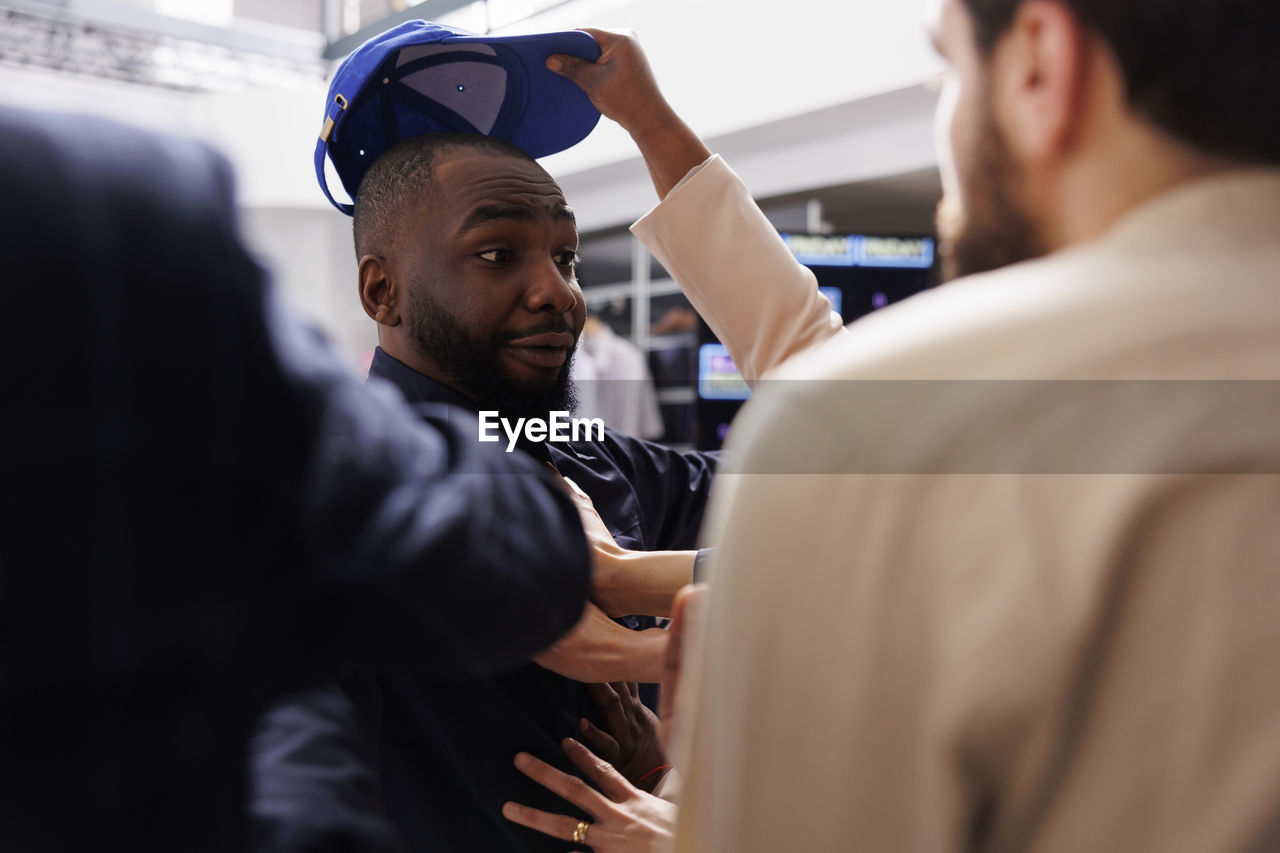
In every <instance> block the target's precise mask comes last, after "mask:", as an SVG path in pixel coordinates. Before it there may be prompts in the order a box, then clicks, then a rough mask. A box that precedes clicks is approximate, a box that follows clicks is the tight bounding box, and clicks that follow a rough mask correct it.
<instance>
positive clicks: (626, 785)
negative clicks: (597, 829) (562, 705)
mask: <svg viewBox="0 0 1280 853" xmlns="http://www.w3.org/2000/svg"><path fill="white" fill-rule="evenodd" d="M560 746H561V747H562V748H563V749H564V752H565V755H567V756H569V760H570V761H572V762H573V763H574V764H575V765H577V767H578V769H579V770H581V771H582V772H583V773H585V774H587V778H588V779H590V780H591V781H592V782H595V783H596V784H597V785H599V786H600V790H601V791H604V794H605V796H606V797H608V798H609V799H610V800H613V801H614V802H615V803H620V802H622V801H623V800H625V799H626V798H627V797H629V796H631V795H632V794H634V793H635V790H636V789H635V787H634V786H632V784H631V783H630V782H628V781H627V780H626V779H625V778H624V777H623V775H622V774H621V773H619V772H618V769H617V768H616V767H614V766H613V765H612V764H610V763H609V762H607V761H605V760H604V759H602V758H600V757H599V756H598V755H596V754H594V753H593V752H592V751H591V750H589V749H587V748H586V747H585V746H583V745H582V744H580V743H578V742H577V741H576V740H574V739H573V738H569V737H567V738H565V739H564V740H563V741H561V742H560ZM570 778H572V777H570ZM584 787H585V786H584ZM587 790H590V789H589V788H588V789H587ZM592 793H593V794H594V793H595V792H594V791H592ZM566 799H568V798H567V797H566ZM584 808H585V807H584ZM597 808H599V807H598V806H597ZM586 811H587V812H589V813H590V814H592V815H593V816H594V815H597V814H599V812H594V811H591V809H586Z"/></svg>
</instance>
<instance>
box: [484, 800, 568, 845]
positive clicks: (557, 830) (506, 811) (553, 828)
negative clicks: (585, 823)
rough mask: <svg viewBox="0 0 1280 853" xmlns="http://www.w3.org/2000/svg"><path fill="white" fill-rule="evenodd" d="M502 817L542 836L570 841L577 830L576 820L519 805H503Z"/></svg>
mask: <svg viewBox="0 0 1280 853" xmlns="http://www.w3.org/2000/svg"><path fill="white" fill-rule="evenodd" d="M502 816H503V817H505V818H506V819H507V820H509V821H511V822H512V823H518V824H520V825H521V826H527V827H529V828H530V829H533V830H537V831H538V832H541V833H542V834H543V835H550V836H551V837H552V838H559V839H561V840H562V841H572V840H573V832H574V830H576V829H577V828H578V819H577V818H576V817H570V816H569V815H563V814H550V813H548V812H544V811H541V810H539V809H533V808H529V807H528V806H522V805H520V804H519V803H510V802H508V803H503V804H502Z"/></svg>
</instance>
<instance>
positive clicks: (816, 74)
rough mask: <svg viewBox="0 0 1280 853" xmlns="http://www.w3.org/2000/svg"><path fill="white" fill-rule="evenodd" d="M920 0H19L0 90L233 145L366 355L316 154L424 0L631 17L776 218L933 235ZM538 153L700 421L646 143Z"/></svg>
mask: <svg viewBox="0 0 1280 853" xmlns="http://www.w3.org/2000/svg"><path fill="white" fill-rule="evenodd" d="M925 2H926V0H896V1H895V2H893V3H884V2H879V0H839V2H837V0H789V2H787V3H785V4H777V3H760V2H736V1H735V0H561V2H554V0H477V1H476V2H467V0H424V2H418V3H414V2H413V0H10V2H4V3H0V103H4V104H7V105H20V106H28V107H34V108H39V109H58V110H64V109H65V110H80V111H86V112H92V113H98V114H103V115H108V116H111V117H114V118H116V119H119V120H123V121H127V122H132V123H135V124H140V125H143V126H148V127H152V128H156V129H160V130H165V131H168V132H174V133H180V134H184V135H188V136H195V137H199V138H202V139H205V140H207V141H208V142H209V143H211V144H212V145H214V146H216V147H218V148H219V149H221V150H222V151H223V152H224V153H225V154H226V155H227V156H228V157H229V158H230V160H231V162H232V164H233V165H234V167H235V170H236V173H237V180H238V190H239V194H238V198H239V204H240V207H241V214H242V215H241V222H242V226H243V231H244V236H245V239H246V241H247V242H248V243H249V245H250V246H252V247H253V248H254V249H255V250H256V251H257V252H258V253H259V254H260V255H261V256H262V258H263V259H264V261H265V263H266V264H267V265H268V266H269V267H270V268H271V269H272V271H273V273H274V275H275V279H276V281H277V282H278V284H279V286H280V287H281V288H282V290H283V292H284V293H285V296H286V299H287V300H288V301H289V303H290V304H291V305H292V306H293V307H294V308H295V309H296V310H297V311H299V312H300V313H302V314H304V315H305V316H307V317H309V318H311V319H312V320H313V321H315V322H316V323H317V324H318V325H320V326H321V327H322V328H323V329H325V330H326V331H327V332H328V333H329V335H330V336H331V337H332V338H333V340H334V341H335V343H336V344H337V345H338V346H339V347H340V348H341V349H342V351H343V352H344V353H345V354H346V356H347V357H348V358H349V359H350V361H351V363H352V365H353V366H355V367H357V368H358V367H359V365H360V363H361V361H362V359H363V358H364V357H365V356H366V355H367V353H368V352H369V351H370V350H371V349H372V347H373V345H374V343H375V342H376V336H375V331H374V327H373V324H372V322H371V321H369V320H368V319H367V318H366V317H365V316H364V314H363V312H362V311H361V310H360V308H359V306H358V304H357V302H356V297H355V260H354V257H353V254H352V248H351V233H350V220H349V219H348V218H347V217H345V216H343V215H341V214H339V213H337V212H336V211H334V210H333V209H332V208H331V207H329V205H328V203H327V202H326V201H325V199H324V197H323V196H322V195H321V193H320V192H319V190H318V188H317V186H316V183H315V176H314V172H313V167H312V159H311V156H312V150H313V148H314V142H315V137H316V133H317V131H318V129H319V126H320V123H321V116H322V112H323V105H324V101H325V95H326V90H327V84H328V78H329V76H330V75H331V73H332V71H333V69H334V67H335V66H336V64H337V62H338V61H340V60H341V58H342V57H343V56H344V55H345V54H346V53H347V52H348V51H349V50H351V49H353V48H354V47H355V46H356V45H358V44H359V43H360V42H361V41H363V40H364V39H365V38H367V37H369V36H371V35H373V34H374V33H376V32H378V31H380V30H381V29H385V28H386V27H389V26H391V25H393V24H395V23H398V22H399V21H401V20H405V19H407V18H410V17H415V18H416V17H422V18H428V19H432V20H439V21H443V22H446V23H451V24H454V25H457V26H462V27H466V28H468V29H473V30H477V31H481V32H483V31H492V32H498V33H517V32H535V31H542V30H556V29H570V28H573V27H577V26H599V27H613V28H619V27H621V28H631V29H634V30H635V31H636V32H637V33H638V34H639V36H640V39H641V42H642V44H643V45H644V48H645V50H646V52H647V53H648V55H649V57H650V60H651V63H652V65H653V67H654V71H655V73H656V75H657V77H658V80H659V82H660V84H661V85H662V88H663V90H664V92H665V93H666V95H667V97H668V99H669V100H670V101H671V102H672V104H673V105H674V106H675V108H676V110H677V111H678V112H679V113H680V114H681V115H682V116H684V118H685V119H686V120H687V121H688V122H689V124H690V125H691V126H692V127H693V128H694V129H695V130H696V131H697V132H698V133H699V134H701V135H702V136H703V137H704V138H706V139H707V141H708V143H709V144H710V146H711V148H712V150H713V151H716V152H718V153H720V154H722V155H723V156H724V157H725V158H726V159H727V160H728V161H729V163H730V164H731V165H732V166H733V167H734V169H735V170H736V171H737V172H738V173H739V174H740V175H741V176H742V177H743V179H744V180H745V181H746V183H747V185H748V186H749V187H750V188H751V190H752V193H753V194H754V195H755V197H756V198H757V200H758V201H759V202H760V203H761V206H762V207H763V208H764V210H765V212H766V214H768V215H769V217H770V219H771V221H773V223H774V225H775V226H776V227H778V228H779V229H780V230H782V231H787V232H809V233H817V232H821V233H834V234H862V233H865V234H895V235H918V236H929V235H931V233H932V227H933V223H932V217H933V211H934V207H935V205H936V202H937V199H938V196H939V193H940V188H939V181H938V175H937V168H936V159H935V155H934V151H933V146H932V139H933V131H932V113H933V106H934V102H935V99H936V91H935V86H934V85H933V81H934V80H935V79H936V77H937V75H938V73H939V72H940V70H941V65H940V63H939V61H938V59H937V58H936V57H935V55H934V54H933V51H932V50H931V48H930V47H929V44H928V41H927V38H926V36H925V33H924V28H923V24H922V21H923V17H924V11H925V10H924V6H925ZM542 162H543V165H544V166H545V167H546V168H547V170H548V171H549V172H550V173H551V174H552V175H553V176H555V177H556V179H557V180H558V181H559V182H560V184H561V186H562V187H563V188H564V191H565V193H566V196H567V197H568V199H569V201H570V204H572V205H573V207H574V209H575V211H576V212H577V217H578V223H579V228H580V231H581V234H582V255H583V259H584V260H583V266H582V269H581V274H580V277H581V280H582V282H583V286H584V290H585V292H586V294H587V299H588V306H589V308H590V309H591V310H592V311H593V312H595V313H598V314H600V315H601V317H602V318H603V319H604V320H605V321H606V323H608V324H609V325H610V326H611V327H612V328H614V329H615V330H617V331H618V332H620V333H621V334H622V335H624V336H625V337H627V338H628V339H630V340H632V341H633V342H634V343H635V344H636V345H638V346H639V347H641V349H642V350H643V351H645V352H646V353H648V354H649V356H650V363H651V365H652V366H653V368H654V372H655V376H656V378H657V381H658V386H659V387H658V397H659V401H660V403H661V404H662V412H663V416H664V421H665V423H666V436H665V437H666V439H667V440H668V441H670V442H672V443H674V444H678V445H685V444H690V443H692V442H693V441H694V433H695V431H696V425H695V423H694V421H695V420H696V409H697V406H696V399H697V394H696V389H695V383H694V376H693V375H692V373H690V372H689V371H690V370H691V369H692V367H691V365H692V364H694V363H696V347H697V345H698V336H699V334H698V331H697V330H696V329H688V328H682V324H681V323H680V322H679V321H680V319H681V317H682V312H681V309H683V308H685V307H687V303H686V302H684V300H683V297H681V296H680V295H679V293H678V290H677V288H676V287H675V285H674V284H673V283H672V282H670V281H669V280H668V279H667V276H666V273H665V272H664V271H663V270H662V269H661V268H660V267H659V266H658V265H657V264H656V262H653V261H652V259H651V258H649V257H648V255H647V253H645V252H644V250H643V249H642V248H641V247H639V245H638V244H637V243H636V242H635V241H634V239H633V238H631V236H630V234H629V233H628V232H627V230H626V226H627V225H628V224H630V222H631V221H632V220H634V219H635V218H636V217H638V216H640V215H641V214H643V213H644V212H645V211H646V210H647V209H648V208H649V207H651V206H652V204H653V203H654V201H655V197H654V195H653V190H652V187H651V186H650V184H649V178H648V173H647V172H646V170H645V168H644V165H643V163H642V161H641V160H640V158H639V157H638V155H637V154H636V152H635V149H634V147H633V146H632V143H631V141H630V139H629V138H628V137H627V135H626V134H625V133H624V132H623V131H621V130H620V129H619V128H618V127H617V126H616V125H613V124H612V123H611V122H608V121H602V122H601V124H600V126H599V127H597V129H596V130H595V132H594V133H593V134H592V135H591V136H590V137H589V138H588V139H587V140H586V141H585V142H583V143H581V144H580V145H578V146H577V147H575V148H573V149H571V150H569V151H566V152H563V153H561V154H557V155H554V156H552V157H548V158H546V159H544V160H543V161H542ZM139 239H146V235H139ZM177 272H178V273H179V276H178V280H180V271H177ZM672 309H675V310H674V311H673V310H672Z"/></svg>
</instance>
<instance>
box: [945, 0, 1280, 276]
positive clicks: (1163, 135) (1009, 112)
mask: <svg viewBox="0 0 1280 853" xmlns="http://www.w3.org/2000/svg"><path fill="white" fill-rule="evenodd" d="M934 9H935V12H934V14H933V16H932V21H931V26H930V29H931V31H932V35H933V38H934V42H935V43H936V45H937V48H938V50H939V52H940V53H941V54H942V56H943V58H944V59H945V60H946V62H947V64H948V66H949V68H948V72H947V75H946V80H945V83H944V86H943V94H942V98H941V102H940V104H939V109H938V122H937V133H938V150H939V157H940V161H941V168H942V174H943V186H944V190H945V197H944V201H943V204H942V207H941V209H940V211H939V223H938V225H939V234H940V237H941V238H942V244H943V254H944V262H945V264H946V266H947V270H946V272H947V273H948V275H949V276H951V275H965V274H969V273H974V272H981V271H983V270H987V269H993V268H996V267H999V266H1003V265H1005V264H1008V263H1013V262H1016V261H1019V260H1025V259H1027V258H1032V257H1036V256H1038V255H1041V254H1044V253H1046V252H1049V251H1053V250H1055V249H1058V248H1061V247H1064V246H1067V245H1071V244H1073V243H1076V242H1080V241H1081V240H1086V239H1089V238H1091V237H1094V236H1097V235H1098V234H1100V233H1101V232H1102V231H1104V230H1105V229H1106V228H1107V227H1108V226H1109V225H1110V224H1111V223H1112V222H1113V221H1114V220H1115V219H1116V218H1117V217H1118V216H1120V215H1121V214H1123V213H1124V212H1125V211H1126V210H1128V209H1129V208H1130V207H1132V206H1133V205H1135V204H1137V203H1139V202H1141V201H1143V200H1145V199H1146V198H1148V197H1150V196H1152V195H1154V194H1156V193H1158V192H1160V191H1162V190H1164V189H1167V188H1169V187H1171V186H1173V185H1174V184H1175V183H1178V182H1179V181H1181V180H1184V179H1188V178H1192V177H1197V176H1200V175H1204V174H1209V173H1211V172H1213V171H1216V170H1220V169H1224V168H1229V167H1231V166H1234V165H1245V164H1276V163H1280V113H1278V112H1277V111H1276V110H1275V109H1274V107H1273V106H1272V101H1273V100H1274V95H1273V92H1274V85H1275V84H1277V83H1280V51H1277V50H1276V48H1275V45H1274V43H1273V39H1274V36H1275V34H1276V32H1277V31H1278V30H1280V6H1278V5H1277V4H1274V3H1265V2H1264V3H1260V2H1257V0H1180V2H1178V3H1173V2H1151V0H935V2H934Z"/></svg>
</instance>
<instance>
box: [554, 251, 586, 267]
mask: <svg viewBox="0 0 1280 853" xmlns="http://www.w3.org/2000/svg"><path fill="white" fill-rule="evenodd" d="M580 260H581V257H580V256H579V255H578V253H577V252H572V251H571V252H560V253H559V254H557V255H556V263H557V264H558V265H560V266H562V267H576V266H577V265H578V261H580Z"/></svg>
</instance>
